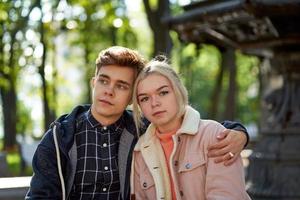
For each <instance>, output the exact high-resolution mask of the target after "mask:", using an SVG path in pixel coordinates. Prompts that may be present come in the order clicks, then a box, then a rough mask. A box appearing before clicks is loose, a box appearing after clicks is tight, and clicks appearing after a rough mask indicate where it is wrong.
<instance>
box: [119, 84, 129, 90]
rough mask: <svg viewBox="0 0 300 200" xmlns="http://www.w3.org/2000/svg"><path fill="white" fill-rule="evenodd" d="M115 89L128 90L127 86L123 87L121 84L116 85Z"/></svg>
mask: <svg viewBox="0 0 300 200" xmlns="http://www.w3.org/2000/svg"><path fill="white" fill-rule="evenodd" d="M117 88H118V89H121V90H127V89H128V86H127V85H123V84H118V85H117Z"/></svg>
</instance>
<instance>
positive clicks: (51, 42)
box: [0, 0, 260, 170]
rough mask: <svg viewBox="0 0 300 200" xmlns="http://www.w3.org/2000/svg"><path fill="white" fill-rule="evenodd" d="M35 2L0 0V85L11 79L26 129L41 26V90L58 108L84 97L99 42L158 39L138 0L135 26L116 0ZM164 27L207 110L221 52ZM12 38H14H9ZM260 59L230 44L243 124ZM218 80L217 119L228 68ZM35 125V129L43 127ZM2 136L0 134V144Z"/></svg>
mask: <svg viewBox="0 0 300 200" xmlns="http://www.w3.org/2000/svg"><path fill="white" fill-rule="evenodd" d="M159 1H160V0H150V1H149V3H150V6H151V8H152V9H156V8H157V5H158V2H159ZM36 2H38V1H30V0H15V1H9V0H4V1H1V3H0V26H1V28H0V36H1V41H2V42H1V45H0V48H1V54H0V61H1V62H0V67H1V68H0V72H1V73H0V87H1V90H3V89H6V90H9V89H10V84H11V83H10V82H9V80H8V79H7V78H6V75H8V74H10V75H11V77H12V78H13V81H15V82H16V84H17V87H16V90H17V94H18V98H17V100H18V102H17V112H16V113H17V120H16V128H17V132H18V133H19V134H20V133H22V134H25V135H33V133H34V132H35V131H36V129H37V127H38V128H39V127H41V124H42V122H41V120H42V118H43V114H44V113H43V112H42V111H41V113H40V115H41V117H40V118H38V119H37V118H32V116H33V114H35V115H36V110H35V108H37V107H41V106H40V105H39V104H38V103H37V102H38V101H37V99H39V100H40V101H42V89H41V78H42V77H41V76H38V72H39V66H40V65H41V62H42V55H43V52H44V50H45V49H44V48H42V47H41V27H42V28H43V29H44V36H43V37H44V39H45V45H46V47H47V57H46V65H45V70H44V72H45V79H46V81H47V84H48V86H47V87H49V88H52V89H50V90H47V96H49V97H53V98H49V104H50V107H51V108H53V109H54V110H55V111H56V113H57V114H58V115H60V114H63V113H66V112H69V111H70V109H71V108H72V107H74V106H75V105H76V104H78V103H88V102H90V78H91V77H92V76H93V74H94V70H95V59H96V58H97V56H98V53H99V51H100V50H101V49H104V48H106V47H109V46H111V45H123V46H127V47H130V48H134V49H137V50H139V51H141V52H142V53H145V52H146V53H147V54H146V55H145V57H148V58H149V57H150V56H151V54H152V52H151V51H152V49H153V47H152V46H153V44H155V43H162V42H164V41H155V40H154V39H153V34H152V32H151V29H150V28H149V25H148V24H147V23H144V22H147V21H146V15H145V11H144V7H143V5H139V6H141V9H142V11H143V12H144V14H140V15H137V16H138V18H144V21H143V23H140V24H139V25H138V26H136V25H135V26H134V25H132V24H133V21H134V20H132V18H131V17H130V14H133V13H129V12H128V8H127V7H126V4H125V2H124V1H122V0H110V1H109V0H68V1H59V0H53V1H50V0H41V8H38V6H36V5H35V4H36ZM178 2H179V1H176V0H174V1H171V4H170V8H171V13H172V15H177V14H179V13H182V12H183V9H182V7H181V6H179V4H178ZM140 3H141V4H142V2H140ZM32 6H33V7H34V9H33V8H32ZM136 6H138V5H136ZM30 13H31V14H30ZM41 17H42V18H41ZM135 20H136V19H135ZM138 20H140V19H138ZM170 34H171V37H172V42H173V48H172V52H171V61H172V63H173V65H174V67H176V70H177V71H178V72H179V73H180V76H181V77H182V80H183V82H184V84H185V85H186V87H187V89H188V92H189V97H190V104H191V105H192V106H194V107H195V108H196V109H197V110H199V111H200V113H201V115H202V117H203V118H207V117H209V116H210V115H209V114H210V113H209V112H210V111H209V107H210V105H211V104H212V101H213V100H212V99H211V95H212V92H213V88H214V86H215V84H216V83H215V80H216V77H217V74H218V70H219V68H220V65H221V64H222V52H221V51H220V50H219V49H218V48H216V47H215V46H212V45H209V44H202V45H199V46H197V45H195V44H185V43H182V42H181V41H179V40H178V37H177V33H175V32H173V31H171V32H170ZM12 39H15V42H14V43H13V45H11V42H12ZM10 52H13V53H14V57H13V61H14V62H13V66H15V67H14V68H12V67H11V66H9V65H8V63H9V62H8V61H9V58H10ZM259 64H260V63H259V60H258V58H256V57H254V56H248V55H244V54H243V53H241V52H239V51H237V52H236V65H237V69H238V72H237V83H238V96H237V98H238V102H237V105H236V106H237V111H236V119H237V120H240V121H242V122H243V123H244V124H247V123H250V122H256V121H257V120H258V117H259V94H260V91H259V81H258V73H259ZM28 77H29V78H28ZM222 81H223V82H222V83H223V84H222V88H220V94H221V99H220V103H219V110H218V115H217V120H218V119H220V118H221V114H222V112H223V111H224V102H225V96H226V92H227V91H226V88H227V87H228V83H227V82H228V74H224V78H223V80H222ZM25 88H26V89H25ZM26 98H27V99H30V101H31V106H28V105H29V103H28V102H25V100H24V99H26ZM1 103H2V102H1ZM1 105H2V104H1ZM2 106H3V105H2ZM41 109H42V108H41ZM39 129H41V130H40V133H39V134H40V135H41V134H42V133H43V132H44V130H42V128H39ZM1 144H2V145H3V142H0V147H1ZM18 159H19V158H17V157H14V156H12V157H11V158H9V159H8V160H9V162H10V163H11V164H10V166H12V168H15V169H16V170H17V167H14V166H16V165H18V164H16V163H19V162H20V161H19V160H18Z"/></svg>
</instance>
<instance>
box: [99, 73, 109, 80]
mask: <svg viewBox="0 0 300 200" xmlns="http://www.w3.org/2000/svg"><path fill="white" fill-rule="evenodd" d="M98 76H99V77H103V78H107V79H110V77H109V76H107V75H106V74H99V75H98Z"/></svg>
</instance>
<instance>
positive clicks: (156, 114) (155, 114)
mask: <svg viewBox="0 0 300 200" xmlns="http://www.w3.org/2000/svg"><path fill="white" fill-rule="evenodd" d="M165 112H166V111H157V112H155V113H153V114H152V116H154V117H157V116H159V115H161V114H163V113H165Z"/></svg>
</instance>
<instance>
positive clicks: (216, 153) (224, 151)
mask: <svg viewBox="0 0 300 200" xmlns="http://www.w3.org/2000/svg"><path fill="white" fill-rule="evenodd" d="M228 152H229V147H228V146H225V147H223V148H221V149H213V150H210V151H208V154H207V155H208V157H218V156H225V155H226V154H228Z"/></svg>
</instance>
